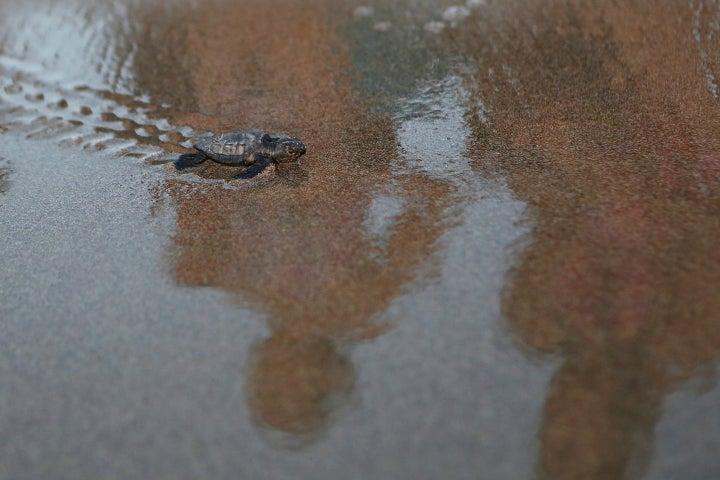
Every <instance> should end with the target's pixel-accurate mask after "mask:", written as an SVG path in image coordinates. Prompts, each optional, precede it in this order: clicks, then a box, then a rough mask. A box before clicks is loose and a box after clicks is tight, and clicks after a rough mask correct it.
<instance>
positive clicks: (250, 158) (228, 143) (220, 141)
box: [175, 130, 305, 178]
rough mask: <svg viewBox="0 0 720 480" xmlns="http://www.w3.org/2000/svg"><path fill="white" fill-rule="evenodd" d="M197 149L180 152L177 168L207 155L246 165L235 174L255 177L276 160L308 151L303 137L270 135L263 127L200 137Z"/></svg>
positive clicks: (291, 158) (286, 160) (293, 158)
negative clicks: (195, 151)
mask: <svg viewBox="0 0 720 480" xmlns="http://www.w3.org/2000/svg"><path fill="white" fill-rule="evenodd" d="M194 146H195V149H196V150H197V151H198V152H197V153H190V154H185V155H180V157H179V158H178V159H177V160H176V161H175V168H177V169H178V170H184V169H186V168H190V167H195V166H197V165H200V164H201V163H202V162H204V161H205V160H207V159H210V160H213V161H215V162H218V163H222V164H224V165H231V166H234V167H242V171H241V172H240V173H238V174H237V175H235V177H234V178H252V177H254V176H255V175H257V174H259V173H260V172H262V171H263V170H264V169H265V168H266V167H267V166H268V165H270V164H271V163H272V162H276V163H291V162H296V161H297V159H298V158H300V157H301V156H302V155H303V154H304V153H305V145H304V144H303V142H301V141H300V139H297V138H295V137H291V136H289V135H285V134H281V133H277V134H272V135H268V134H267V133H264V132H263V131H261V130H242V131H239V132H231V133H223V134H221V135H215V136H212V137H206V138H202V139H200V140H198V142H197V143H196V144H195V145H194Z"/></svg>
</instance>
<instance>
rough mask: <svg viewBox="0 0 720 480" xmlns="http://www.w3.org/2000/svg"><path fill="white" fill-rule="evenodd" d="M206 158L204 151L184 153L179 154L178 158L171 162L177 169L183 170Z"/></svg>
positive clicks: (196, 164)
mask: <svg viewBox="0 0 720 480" xmlns="http://www.w3.org/2000/svg"><path fill="white" fill-rule="evenodd" d="M207 158H208V157H207V155H205V154H204V153H185V154H183V155H180V156H179V157H178V159H177V160H175V161H174V162H173V165H175V168H176V169H178V170H185V169H186V168H192V167H196V166H198V165H200V164H201V163H202V162H204V161H205V160H207Z"/></svg>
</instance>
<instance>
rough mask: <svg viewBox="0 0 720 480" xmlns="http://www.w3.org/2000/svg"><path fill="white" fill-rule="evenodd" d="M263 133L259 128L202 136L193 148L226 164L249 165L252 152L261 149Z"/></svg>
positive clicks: (252, 157)
mask: <svg viewBox="0 0 720 480" xmlns="http://www.w3.org/2000/svg"><path fill="white" fill-rule="evenodd" d="M266 136H267V135H265V134H264V133H263V132H262V131H260V130H243V131H240V132H232V133H223V134H222V135H215V136H214V137H208V138H203V139H202V140H199V141H198V142H197V143H196V144H195V148H196V149H198V150H199V151H200V152H202V153H204V154H205V155H207V156H208V157H210V158H211V159H213V160H215V161H216V162H219V163H224V164H227V165H251V164H253V163H254V162H255V158H254V154H255V153H257V152H258V151H260V150H262V149H263V141H264V138H263V137H266Z"/></svg>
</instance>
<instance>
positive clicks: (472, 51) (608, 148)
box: [447, 1, 720, 479]
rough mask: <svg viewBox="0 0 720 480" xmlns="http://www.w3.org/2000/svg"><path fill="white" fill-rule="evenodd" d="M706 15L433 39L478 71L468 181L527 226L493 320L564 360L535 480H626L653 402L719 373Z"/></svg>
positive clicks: (502, 19)
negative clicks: (489, 188)
mask: <svg viewBox="0 0 720 480" xmlns="http://www.w3.org/2000/svg"><path fill="white" fill-rule="evenodd" d="M699 5H700V7H702V5H703V4H699ZM711 15H712V12H707V9H706V10H703V9H702V8H700V9H699V10H698V9H697V6H696V9H695V10H693V9H690V8H689V7H688V5H687V4H686V2H666V3H664V4H663V7H662V8H657V9H656V8H654V7H651V6H650V5H649V4H646V3H645V2H635V1H623V2H615V3H606V4H603V6H602V7H600V8H597V7H593V8H589V7H587V6H586V5H585V4H584V3H583V2H565V1H562V2H561V1H557V2H556V1H543V2H535V5H534V7H533V8H528V5H527V2H505V3H504V4H503V5H502V6H498V7H497V8H495V9H493V10H492V11H491V10H487V11H484V12H483V14H482V15H476V16H473V17H471V18H469V19H468V20H467V21H466V22H465V24H464V25H463V28H462V29H461V30H460V31H459V32H451V34H450V35H448V38H447V40H448V41H450V42H452V43H453V44H454V45H456V46H458V48H461V49H465V50H464V51H463V53H464V54H465V55H466V56H467V57H468V58H469V59H470V60H471V61H473V62H476V64H477V67H478V70H477V72H478V73H477V75H476V76H475V77H474V78H473V79H472V82H471V86H472V88H473V89H474V92H475V95H474V97H475V98H474V104H475V105H481V106H483V107H484V109H485V111H484V112H480V111H476V115H475V118H474V121H472V124H473V129H474V142H473V145H472V151H473V155H474V157H475V158H476V165H475V166H476V168H477V170H478V171H479V172H481V173H482V174H500V175H503V176H505V177H506V178H507V179H508V182H509V184H510V186H511V188H512V189H513V190H514V192H515V193H516V194H517V195H518V196H519V197H521V198H523V199H525V200H526V201H527V202H528V204H529V206H530V214H531V215H532V218H533V220H534V222H535V228H534V229H533V231H532V234H531V242H530V243H529V245H527V246H526V247H525V249H524V251H523V252H521V253H520V256H519V258H518V259H517V263H516V266H515V268H514V269H513V270H512V272H511V274H510V275H509V276H508V279H507V286H506V293H505V296H504V300H503V311H504V313H505V315H506V316H507V317H508V319H509V321H510V324H511V326H512V329H513V330H514V332H515V333H516V334H517V337H518V339H519V340H520V341H521V342H523V343H524V344H526V345H528V346H530V347H532V348H533V349H537V350H539V351H542V352H548V353H553V354H557V355H559V356H561V357H562V358H563V359H564V364H563V366H562V367H561V368H560V370H559V371H558V372H557V373H556V375H555V377H554V379H553V381H552V384H551V389H550V393H549V395H548V398H547V400H546V403H545V408H544V420H543V424H542V427H541V429H540V432H539V438H540V441H541V448H540V460H539V473H538V475H539V478H547V479H578V478H588V479H589V478H592V479H619V478H640V477H641V476H642V474H643V473H644V470H645V469H646V467H647V462H648V460H649V452H650V451H651V449H652V443H653V440H652V438H653V430H654V427H655V424H656V423H657V421H658V419H659V416H660V407H661V404H662V400H663V397H664V396H665V395H667V394H669V393H670V392H672V391H673V390H674V389H675V388H677V386H678V384H679V383H680V382H682V381H684V380H686V379H688V378H689V377H691V376H692V375H693V374H694V372H695V371H696V369H698V368H699V367H700V366H702V365H704V364H707V363H709V362H715V361H716V360H717V359H718V357H720V331H719V330H718V329H717V321H718V318H720V299H719V298H718V296H717V294H716V291H715V290H716V286H717V285H718V281H719V280H720V251H719V250H718V248H717V240H716V239H717V238H720V216H719V215H718V214H719V213H720V210H719V208H718V205H720V140H719V139H720V109H718V100H717V95H716V93H717V92H716V91H715V88H714V87H713V85H715V82H716V80H715V77H714V75H715V74H716V73H717V72H720V68H719V67H720V65H718V64H717V63H712V62H711V60H712V61H714V60H715V59H714V58H710V57H709V56H708V55H707V54H702V52H703V51H705V52H707V51H711V50H716V49H717V48H718V44H717V42H718V35H717V33H718V32H717V26H716V25H715V24H713V23H712V21H711V20H712V18H711ZM638 25H645V26H647V27H648V28H642V29H639V28H637V26H638ZM711 29H712V30H711ZM708 43H712V44H711V45H709V44H708ZM485 47H487V48H485ZM487 112H489V114H488V121H487V122H484V121H481V118H483V115H484V114H485V113H487Z"/></svg>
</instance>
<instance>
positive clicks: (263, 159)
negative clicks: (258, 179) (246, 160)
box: [233, 154, 272, 179]
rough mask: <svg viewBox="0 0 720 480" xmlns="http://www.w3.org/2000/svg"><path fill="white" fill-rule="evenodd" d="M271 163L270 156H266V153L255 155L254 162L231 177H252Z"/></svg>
mask: <svg viewBox="0 0 720 480" xmlns="http://www.w3.org/2000/svg"><path fill="white" fill-rule="evenodd" d="M270 163H272V158H270V157H268V156H267V155H257V154H256V155H255V163H253V164H252V165H250V166H249V167H247V168H246V169H245V170H243V171H242V172H240V173H238V174H237V175H235V176H234V177H233V178H242V179H247V178H253V177H254V176H256V175H257V174H259V173H260V172H262V171H263V170H265V169H266V168H267V166H268V165H270Z"/></svg>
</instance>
